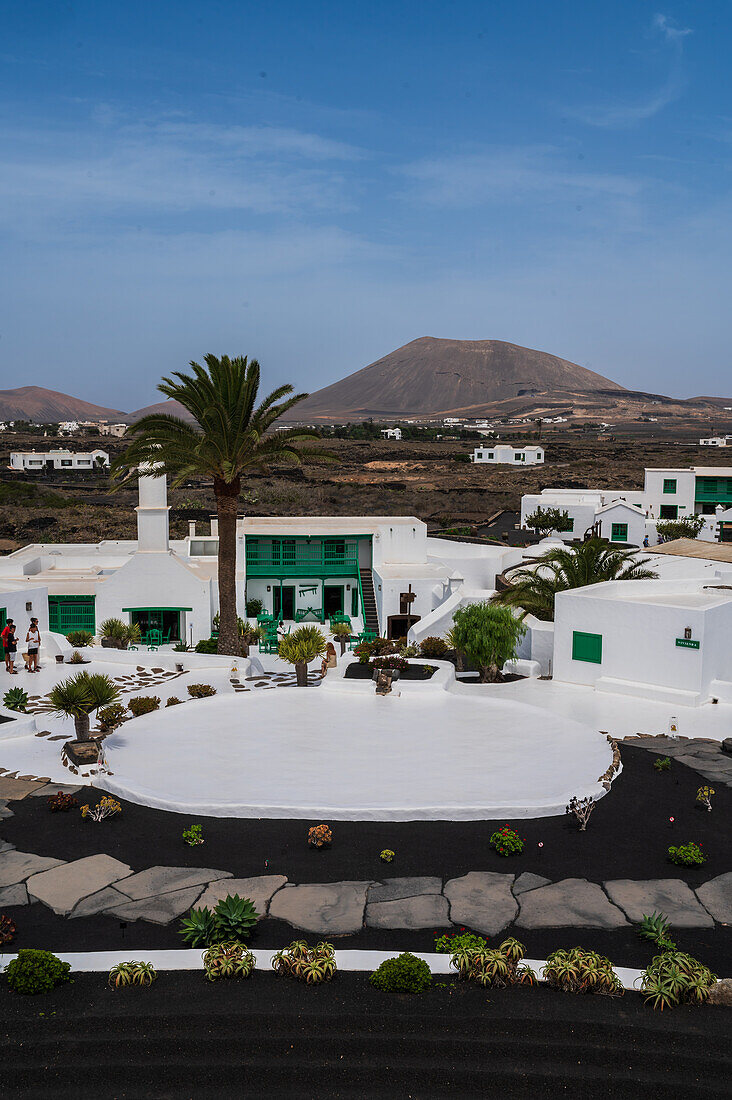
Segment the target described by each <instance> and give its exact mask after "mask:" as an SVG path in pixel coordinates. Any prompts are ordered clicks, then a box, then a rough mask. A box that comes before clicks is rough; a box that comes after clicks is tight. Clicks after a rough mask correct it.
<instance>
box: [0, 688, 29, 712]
mask: <svg viewBox="0 0 732 1100" xmlns="http://www.w3.org/2000/svg"><path fill="white" fill-rule="evenodd" d="M3 706H6V707H7V708H8V710H17V711H19V712H20V713H21V714H25V708H26V707H27V706H28V692H27V691H23V688H19V687H12V688H8V690H7V691H6V692H5V694H4V695H3Z"/></svg>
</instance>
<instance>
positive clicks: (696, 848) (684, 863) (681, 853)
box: [668, 840, 707, 867]
mask: <svg viewBox="0 0 732 1100" xmlns="http://www.w3.org/2000/svg"><path fill="white" fill-rule="evenodd" d="M668 858H669V859H670V860H671V862H672V863H676V864H678V865H679V866H680V867H697V866H700V865H701V864H702V863H706V862H707V857H706V856H705V854H704V852H703V851H702V845H701V844H696V843H695V841H693V840H690V841H689V843H688V844H681V845H679V846H678V847H675V846H674V845H671V847H670V848H669V850H668Z"/></svg>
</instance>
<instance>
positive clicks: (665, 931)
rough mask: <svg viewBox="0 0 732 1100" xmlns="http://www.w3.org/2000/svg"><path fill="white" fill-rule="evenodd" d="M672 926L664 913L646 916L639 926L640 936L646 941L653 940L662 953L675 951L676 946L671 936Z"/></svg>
mask: <svg viewBox="0 0 732 1100" xmlns="http://www.w3.org/2000/svg"><path fill="white" fill-rule="evenodd" d="M670 931H671V926H670V924H669V922H668V920H667V919H666V917H664V915H663V913H656V912H654V913H651V915H650V916H648V915H646V914H644V915H643V919H642V920H641V922H640V924H639V925H638V935H639V936H641V938H642V939H644V940H652V941H653V943H656V944H658V946H659V947H660V948H661V950H662V951H675V950H676V944H675V943H674V942H673V940H672V939H671V938H670V936H669V932H670Z"/></svg>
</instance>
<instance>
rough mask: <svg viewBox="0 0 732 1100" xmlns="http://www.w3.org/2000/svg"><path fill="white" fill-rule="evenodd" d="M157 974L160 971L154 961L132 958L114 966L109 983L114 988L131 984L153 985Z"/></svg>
mask: <svg viewBox="0 0 732 1100" xmlns="http://www.w3.org/2000/svg"><path fill="white" fill-rule="evenodd" d="M157 976H158V972H157V970H156V969H155V967H154V966H153V964H152V963H149V962H138V961H137V960H135V959H131V960H130V961H129V962H120V963H117V965H116V966H113V967H112V969H111V970H110V972H109V979H108V984H109V985H110V986H111V987H112V989H122V988H123V987H124V986H129V985H152V983H153V982H154V981H155V979H156V978H157Z"/></svg>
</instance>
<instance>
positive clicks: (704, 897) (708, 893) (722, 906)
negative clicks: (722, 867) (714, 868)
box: [696, 871, 732, 924]
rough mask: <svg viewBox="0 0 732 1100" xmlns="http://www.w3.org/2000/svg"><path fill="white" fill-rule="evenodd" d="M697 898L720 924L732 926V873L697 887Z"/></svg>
mask: <svg viewBox="0 0 732 1100" xmlns="http://www.w3.org/2000/svg"><path fill="white" fill-rule="evenodd" d="M696 895H697V897H698V898H699V899H700V901H701V903H702V905H703V906H704V907H705V909H708V910H709V912H710V913H711V914H712V916H713V917H714V919H715V920H718V921H719V923H720V924H732V871H728V872H727V873H726V874H725V875H717V877H716V878H712V879H710V880H709V882H705V883H704V885H703V886H699V887H697V891H696Z"/></svg>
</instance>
